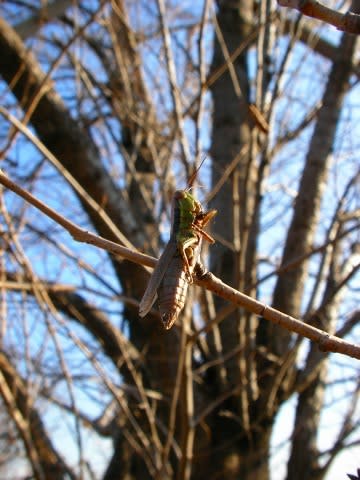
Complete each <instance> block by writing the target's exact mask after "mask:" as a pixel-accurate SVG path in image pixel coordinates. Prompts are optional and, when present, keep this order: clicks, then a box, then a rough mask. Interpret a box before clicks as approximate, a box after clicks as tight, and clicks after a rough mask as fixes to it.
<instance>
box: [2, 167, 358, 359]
mask: <svg viewBox="0 0 360 480" xmlns="http://www.w3.org/2000/svg"><path fill="white" fill-rule="evenodd" d="M0 183H1V184H2V185H4V186H6V187H7V188H9V189H10V190H12V191H14V192H15V193H16V194H18V195H19V196H21V197H22V198H24V199H25V200H26V201H28V202H29V203H30V204H31V205H33V206H34V207H36V208H38V209H39V210H40V211H42V212H43V213H45V215H47V216H48V217H50V218H52V219H53V220H54V221H55V222H57V223H59V224H60V225H61V226H62V227H63V228H65V229H66V230H67V231H68V232H69V233H70V234H71V235H72V237H73V238H74V240H77V241H80V242H84V243H89V244H91V245H95V246H97V247H99V248H102V249H104V250H107V251H109V252H110V253H113V254H115V255H119V256H121V257H124V258H126V259H127V260H130V261H132V262H134V263H137V264H140V265H144V266H149V267H155V265H156V261H157V260H156V259H155V258H153V257H149V256H147V255H144V254H142V253H139V252H137V251H134V250H130V249H128V248H126V247H123V246H121V245H118V244H116V243H114V242H111V241H109V240H106V239H104V238H101V237H99V236H98V235H95V234H94V233H91V232H88V231H86V230H83V229H82V228H80V227H78V226H77V225H76V224H74V223H73V222H71V221H70V220H67V219H66V218H65V217H63V216H62V215H60V214H58V213H57V212H55V211H54V210H53V209H51V208H50V207H48V206H47V205H45V204H44V203H43V202H41V201H40V200H38V199H37V198H35V197H34V196H33V195H32V194H31V193H29V192H27V191H26V190H24V189H23V188H21V187H19V186H18V185H16V184H15V183H14V182H12V181H11V180H10V179H9V178H8V177H7V176H6V175H4V173H2V172H1V171H0ZM194 283H195V284H197V285H200V286H202V287H205V288H207V289H208V290H210V291H212V292H214V293H215V294H216V295H218V296H220V297H222V298H224V299H226V300H228V301H230V302H231V303H233V304H234V305H237V306H239V307H243V308H245V309H246V310H247V311H249V312H252V313H255V314H256V315H258V316H261V317H263V318H264V319H266V320H269V321H270V322H272V323H274V324H277V325H280V326H281V327H283V328H284V329H286V330H288V331H289V332H294V333H297V334H299V335H301V336H303V337H306V338H308V339H310V340H311V341H313V342H315V343H317V344H318V345H319V348H320V350H322V351H327V352H337V353H342V354H345V355H348V356H350V357H354V358H357V359H359V360H360V345H356V344H353V343H350V342H347V341H345V340H343V339H341V338H338V337H336V336H335V335H330V334H328V333H327V332H324V331H323V330H320V329H318V328H315V327H313V326H311V325H307V324H306V323H304V322H303V321H301V320H298V319H296V318H294V317H292V316H290V315H287V314H285V313H283V312H281V311H279V310H276V309H275V308H272V307H270V306H268V305H266V304H264V303H261V302H259V301H258V300H255V299H253V298H252V297H250V296H248V295H245V294H244V293H241V292H239V291H238V290H236V289H234V288H232V287H230V286H229V285H226V284H225V283H223V282H222V281H221V280H220V279H219V278H217V277H215V275H213V274H212V273H210V272H206V271H205V269H204V268H203V267H202V266H201V265H199V264H198V266H197V272H196V277H195V278H194ZM211 326H213V325H211Z"/></svg>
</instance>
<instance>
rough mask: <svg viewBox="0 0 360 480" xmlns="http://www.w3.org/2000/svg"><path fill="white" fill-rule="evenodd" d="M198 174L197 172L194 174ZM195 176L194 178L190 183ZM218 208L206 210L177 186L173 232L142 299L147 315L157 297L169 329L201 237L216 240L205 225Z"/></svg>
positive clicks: (141, 311) (142, 309)
mask: <svg viewBox="0 0 360 480" xmlns="http://www.w3.org/2000/svg"><path fill="white" fill-rule="evenodd" d="M194 175H196V172H195V174H194ZM194 178H195V176H193V177H192V178H191V181H190V182H189V186H191V184H192V182H193V180H194ZM216 213H217V212H216V210H210V211H208V212H205V211H203V209H202V206H201V204H200V202H198V201H197V200H195V198H194V196H193V195H192V194H191V193H190V192H189V189H186V190H177V191H176V192H175V194H174V197H173V201H172V211H171V222H172V227H171V234H170V239H169V242H168V243H167V245H166V247H165V250H164V252H163V253H162V255H161V257H160V258H159V260H158V262H157V264H156V267H155V270H154V272H153V274H152V275H151V277H150V280H149V283H148V285H147V288H146V290H145V293H144V296H143V298H142V300H141V302H140V307H139V315H140V317H144V316H145V315H146V314H147V313H148V312H149V311H150V309H151V307H152V306H153V304H154V302H155V300H156V299H157V298H158V304H159V310H160V315H161V319H162V321H163V324H164V327H165V328H166V330H169V329H170V328H171V327H172V326H173V324H174V322H175V321H176V319H177V318H178V316H179V313H180V312H181V310H182V309H183V308H184V304H185V299H186V293H187V289H188V286H189V283H192V275H193V270H194V267H195V265H196V262H197V260H198V257H199V254H200V248H201V240H202V238H203V237H204V238H205V239H206V240H207V241H208V242H210V243H214V242H215V240H214V239H213V238H212V237H211V236H210V235H209V234H208V233H206V232H205V231H204V227H205V226H206V225H207V224H208V223H209V221H210V220H211V219H212V218H213V217H214V216H215V215H216Z"/></svg>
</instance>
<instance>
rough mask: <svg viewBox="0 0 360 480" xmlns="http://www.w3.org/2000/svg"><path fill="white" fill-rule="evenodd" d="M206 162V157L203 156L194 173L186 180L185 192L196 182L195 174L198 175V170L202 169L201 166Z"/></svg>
mask: <svg viewBox="0 0 360 480" xmlns="http://www.w3.org/2000/svg"><path fill="white" fill-rule="evenodd" d="M205 160H206V155H204V156H203V158H202V160H201V162H200V165H199V166H198V167H197V168H196V169H195V170H194V172H193V173H192V174H191V175H190V178H189V180H188V184H187V190H190V189H191V187H192V186H193V185H194V182H195V180H196V177H197V174H198V173H199V170H200V168H201V167H202V164H203V163H204V162H205Z"/></svg>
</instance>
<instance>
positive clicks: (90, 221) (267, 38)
mask: <svg viewBox="0 0 360 480" xmlns="http://www.w3.org/2000/svg"><path fill="white" fill-rule="evenodd" d="M335 3H336V2H334V5H332V6H333V7H334V8H337V7H338V5H337V4H335ZM357 3H358V2H356V0H354V1H353V3H352V4H350V3H349V4H346V5H343V9H344V10H346V9H350V10H351V11H352V12H353V13H355V14H358V13H360V12H359V5H357ZM1 8H2V13H3V15H2V18H0V51H1V52H2V53H1V55H0V73H1V76H2V79H3V81H2V83H1V91H0V94H1V98H2V102H1V107H0V113H1V114H2V121H1V130H0V132H1V141H2V143H1V157H2V160H3V161H2V163H3V169H4V170H5V171H6V173H7V174H9V176H10V177H11V178H13V179H14V180H16V182H17V183H18V184H19V185H21V186H23V187H24V188H26V189H27V190H29V191H31V192H33V193H34V194H35V195H36V196H37V197H39V198H41V199H42V200H43V201H44V202H45V203H46V204H48V205H49V206H51V207H52V208H54V209H56V210H57V211H58V212H60V213H62V214H63V215H64V216H65V217H67V218H70V219H71V220H72V221H74V222H75V223H76V224H78V225H80V226H81V227H83V228H85V229H89V230H95V231H96V232H97V233H99V234H100V235H101V236H102V237H105V238H107V239H110V240H113V241H115V242H117V243H120V244H123V245H125V246H127V247H130V248H138V249H140V250H142V251H144V252H148V253H150V254H152V255H155V256H158V255H159V252H160V250H161V248H162V247H163V245H164V241H166V238H167V235H168V229H169V209H170V201H171V196H172V193H173V192H174V190H175V189H177V188H184V187H185V185H186V180H187V177H188V176H189V174H190V173H191V171H192V170H193V167H194V166H196V165H198V164H199V161H200V159H201V157H202V155H203V154H204V153H206V154H207V155H208V159H207V160H206V162H205V164H204V165H203V167H202V169H201V171H200V175H199V176H200V178H201V181H202V183H203V184H204V185H205V186H206V188H205V189H203V188H201V189H197V190H196V195H197V196H198V197H199V198H200V199H201V200H202V201H204V202H205V201H206V202H208V203H209V205H210V206H211V207H212V208H216V209H217V210H218V216H217V219H216V221H215V222H214V224H213V229H212V233H213V234H214V236H215V238H216V245H215V246H214V247H211V249H210V258H209V266H210V269H211V271H213V272H214V273H215V274H216V275H217V276H218V277H220V278H221V279H222V280H223V281H224V282H226V283H228V284H230V285H232V286H233V287H235V288H236V289H238V290H240V291H242V292H244V293H246V294H248V295H251V296H252V297H254V298H256V297H258V298H260V299H262V300H263V301H266V302H267V303H270V304H272V306H274V307H275V308H277V309H278V310H280V311H282V312H284V313H286V314H289V315H292V316H295V317H300V316H301V317H302V318H303V319H304V320H305V321H306V322H307V323H308V324H310V325H313V326H316V327H318V328H320V329H322V330H324V331H326V332H328V333H329V334H334V333H336V335H338V336H339V337H341V338H346V339H349V340H351V341H353V342H354V343H359V330H358V328H357V329H356V324H357V321H358V319H359V310H358V305H357V302H356V294H357V293H358V283H356V281H357V282H358V279H359V274H358V271H359V218H360V214H359V212H360V209H359V191H358V189H359V167H358V160H357V158H356V155H357V154H358V148H359V145H358V138H360V135H359V131H358V130H359V128H358V123H357V122H356V121H357V120H358V114H359V111H358V106H357V104H356V102H355V100H354V99H355V95H356V90H357V93H358V85H357V81H358V76H359V68H358V64H357V63H356V55H355V53H356V44H357V40H358V37H356V36H354V35H350V34H348V33H340V32H336V31H335V29H334V28H333V27H329V26H327V25H321V24H319V23H317V24H315V23H312V20H309V19H307V18H302V17H301V16H297V15H295V14H294V12H291V11H287V10H276V9H275V5H274V2H273V1H271V0H261V1H259V2H254V1H253V0H241V1H238V2H233V1H232V2H230V1H227V0H225V1H222V2H218V3H217V4H212V3H211V2H208V1H204V2H201V3H199V4H190V3H189V4H184V3H183V2H181V3H178V2H176V1H173V2H169V3H167V4H165V3H164V2H163V0H157V1H155V2H150V3H149V2H145V1H144V2H141V1H139V2H130V1H129V2H124V1H121V0H113V1H112V2H106V1H105V2H97V1H95V0H94V1H92V2H78V3H76V2H67V1H60V0H59V1H54V2H53V3H50V4H48V5H47V4H45V5H42V6H41V7H40V5H33V4H28V3H26V2H21V3H19V2H15V1H11V0H8V1H5V2H3V4H2V7H1ZM19 121H20V125H19ZM206 191H209V193H208V194H207V195H205V192H206ZM0 207H1V217H2V222H1V224H2V227H1V228H2V231H1V233H2V236H1V239H2V242H1V295H2V302H1V331H0V335H1V337H0V341H1V349H0V393H1V397H2V405H3V409H2V412H3V415H5V414H6V416H7V418H8V419H9V423H8V426H6V427H5V426H4V427H2V428H3V431H2V432H1V435H2V441H3V442H5V445H7V448H6V449H4V451H6V455H7V457H5V456H4V457H3V458H2V459H1V461H2V464H4V462H5V467H4V469H7V471H12V472H14V471H17V473H16V474H17V476H18V477H19V476H20V473H19V464H18V462H13V463H12V464H11V462H9V460H8V459H9V458H10V459H14V458H18V453H17V451H15V450H12V448H14V447H12V445H13V444H14V440H13V439H14V435H15V434H14V432H16V438H17V439H18V440H19V441H18V443H17V446H16V448H17V449H21V450H22V451H23V455H24V458H25V459H26V463H25V467H24V471H25V470H27V469H30V470H31V471H32V474H33V475H34V477H35V478H38V479H43V478H91V477H94V478H104V479H107V480H108V479H115V478H116V479H135V478H136V479H138V478H141V479H146V478H161V479H165V478H179V479H180V478H181V479H182V478H184V479H186V478H192V479H204V478H207V477H208V478H212V479H216V478H221V479H235V478H241V479H251V480H254V479H255V480H256V479H259V480H260V479H261V480H266V479H268V478H269V477H270V470H271V459H272V453H273V446H274V438H273V434H274V429H275V426H276V421H277V419H278V418H279V412H280V410H281V409H282V408H286V407H287V406H289V405H292V407H293V408H294V423H293V426H292V433H291V434H290V435H289V438H288V439H287V440H288V445H289V454H288V458H287V459H286V456H285V455H284V462H285V461H286V462H287V467H286V473H285V474H284V476H285V477H286V478H288V479H289V480H290V479H291V480H296V479H304V478H305V479H310V478H311V479H323V478H326V474H327V472H328V471H329V468H330V466H331V464H332V462H333V460H334V459H335V458H336V456H337V455H338V454H339V453H340V452H342V451H343V450H344V449H345V448H346V447H348V446H353V447H355V446H356V445H358V440H357V437H356V435H355V433H356V432H357V431H358V427H359V407H358V389H359V379H360V376H359V367H358V363H357V361H356V360H354V359H349V358H347V357H345V356H340V355H329V353H325V352H321V351H320V350H319V348H318V346H317V345H315V344H312V343H309V342H307V341H306V340H304V339H303V338H302V337H299V336H294V335H293V334H291V333H290V332H289V331H287V330H284V329H282V328H281V327H279V326H276V325H274V324H272V323H269V322H268V321H267V320H265V319H263V318H259V317H258V316H256V315H254V314H253V313H251V312H248V311H246V310H244V309H241V308H236V307H234V306H233V305H232V304H229V303H228V302H226V301H224V300H223V299H219V298H215V297H213V296H212V294H211V293H210V292H209V291H206V290H203V289H199V288H192V289H190V292H189V298H188V302H187V305H186V307H185V310H184V312H183V313H182V315H181V318H180V320H179V321H178V322H177V325H176V326H175V327H174V328H173V329H172V330H170V331H164V329H163V327H162V325H161V322H160V321H159V317H158V315H157V313H156V311H154V312H151V314H149V315H148V316H147V317H146V318H145V319H140V318H139V316H138V302H139V299H140V298H141V296H142V294H143V292H144V290H145V287H146V284H147V281H148V279H149V273H148V272H147V271H146V269H145V268H143V267H142V266H141V265H137V264H135V263H133V262H130V261H129V260H124V259H123V258H120V257H118V256H116V255H111V254H107V253H106V252H104V251H101V250H98V249H95V248H94V247H90V246H84V245H83V244H77V243H76V242H74V241H73V240H72V239H70V238H69V236H68V235H67V234H66V233H65V232H64V230H63V229H62V228H61V227H60V226H58V225H57V224H55V223H54V222H52V221H50V220H49V219H48V218H46V217H45V216H43V215H41V214H39V213H38V212H36V211H34V209H33V208H32V207H30V206H29V205H28V204H27V203H24V202H23V201H22V200H21V199H19V198H18V197H16V196H14V195H13V194H12V193H11V192H9V191H7V190H3V191H2V196H1V204H0ZM205 253H206V252H205ZM204 257H205V255H204ZM337 409H339V410H340V412H341V415H338V416H336V412H337ZM280 413H281V412H280ZM335 423H336V426H335V425H334V424H335ZM324 425H331V426H332V428H331V432H330V433H329V435H328V437H329V439H328V441H327V442H326V444H324V442H319V436H320V435H321V428H322V427H324ZM10 439H11V440H10ZM64 439H65V440H66V441H64ZM106 440H111V442H108V441H106ZM324 445H325V446H324ZM99 449H103V456H102V457H100V455H99ZM15 456H16V457H15ZM11 465H12V466H11ZM11 468H13V470H11ZM14 469H16V470H14ZM345 472H346V466H344V476H345ZM26 475H27V473H24V476H26ZM276 478H279V477H278V472H276Z"/></svg>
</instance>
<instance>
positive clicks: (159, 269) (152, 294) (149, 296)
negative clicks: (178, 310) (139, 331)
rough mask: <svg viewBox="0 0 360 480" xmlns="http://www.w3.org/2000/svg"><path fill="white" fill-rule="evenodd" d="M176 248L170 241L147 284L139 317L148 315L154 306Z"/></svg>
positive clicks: (174, 243) (173, 241)
mask: <svg viewBox="0 0 360 480" xmlns="http://www.w3.org/2000/svg"><path fill="white" fill-rule="evenodd" d="M176 248H177V247H176V241H175V240H171V239H170V240H169V242H168V243H167V245H166V247H165V250H164V251H163V253H162V255H161V256H160V258H159V260H158V262H157V264H156V266H155V269H154V271H153V273H152V275H151V277H150V280H149V283H148V284H147V287H146V290H145V293H144V296H143V297H142V299H141V302H140V306H139V315H140V317H145V315H146V314H148V313H149V311H150V309H151V307H152V306H153V305H154V302H155V300H156V299H157V289H158V288H159V285H160V283H161V281H162V279H163V277H164V274H165V272H166V270H167V268H168V266H169V264H170V260H171V259H172V258H173V256H174V255H175V254H176Z"/></svg>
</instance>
